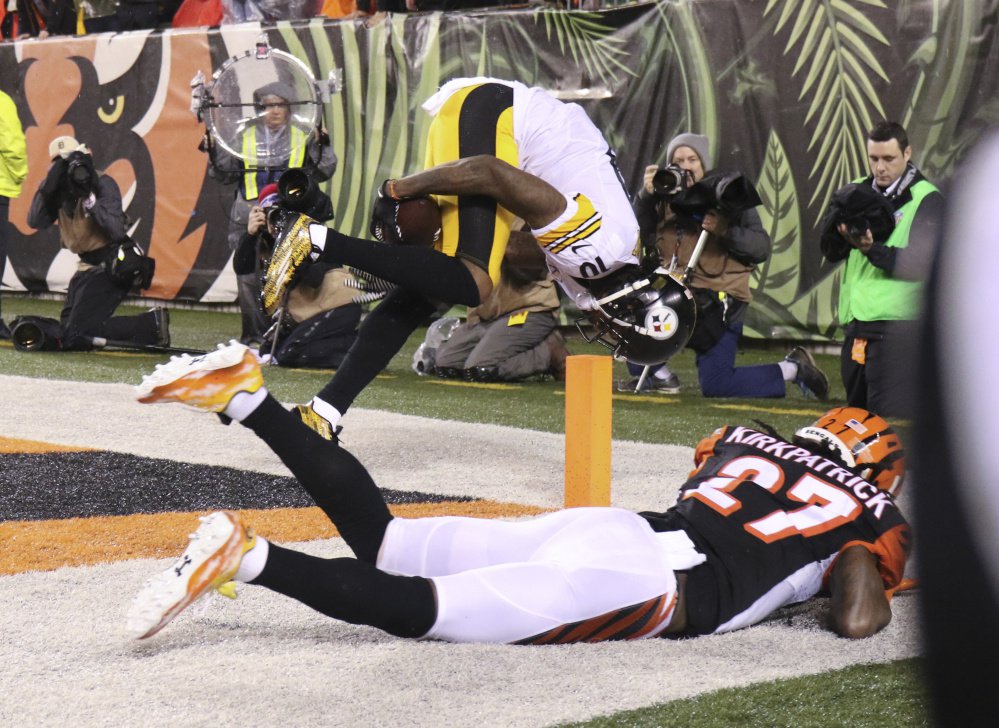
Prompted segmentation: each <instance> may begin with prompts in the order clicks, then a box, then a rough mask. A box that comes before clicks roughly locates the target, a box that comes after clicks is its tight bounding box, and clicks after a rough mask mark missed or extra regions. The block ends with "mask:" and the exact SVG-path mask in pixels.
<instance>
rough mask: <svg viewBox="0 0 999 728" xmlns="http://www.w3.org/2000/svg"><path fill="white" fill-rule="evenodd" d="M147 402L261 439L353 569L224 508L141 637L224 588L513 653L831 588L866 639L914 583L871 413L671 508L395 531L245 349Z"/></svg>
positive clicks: (898, 481) (165, 368) (755, 458)
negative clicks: (259, 531) (906, 582)
mask: <svg viewBox="0 0 999 728" xmlns="http://www.w3.org/2000/svg"><path fill="white" fill-rule="evenodd" d="M136 395H137V397H138V399H139V401H141V402H143V403H146V404H156V403H169V402H179V403H182V404H184V405H186V406H188V407H191V408H194V409H198V410H202V411H205V412H217V413H224V414H225V415H226V416H228V417H231V418H232V419H235V420H238V421H239V422H240V423H242V425H243V426H245V427H247V428H249V429H250V430H251V431H252V432H253V433H254V434H256V435H257V436H258V437H259V438H260V439H262V440H263V441H264V442H265V443H266V444H267V446H269V447H270V448H271V449H272V450H273V451H274V452H275V453H276V454H277V455H278V456H279V457H280V458H281V460H282V462H284V464H285V465H286V466H287V467H288V468H289V469H290V470H291V472H292V473H293V474H294V475H295V477H296V479H297V480H298V482H299V483H300V484H301V486H302V488H304V489H305V491H306V492H307V493H308V494H309V495H310V497H311V498H312V499H313V500H314V501H315V503H316V505H317V506H319V507H320V508H321V509H322V510H323V511H324V512H325V513H326V515H327V516H328V517H329V518H330V520H331V521H332V522H333V524H334V525H335V526H336V527H337V529H338V531H339V533H340V535H341V536H342V537H343V539H344V541H345V542H346V543H347V545H348V546H349V547H350V548H351V550H352V551H353V552H354V556H355V558H334V559H323V558H319V557H316V556H311V555H307V554H304V553H300V552H298V551H294V550H292V549H288V548H285V547H282V546H280V545H278V544H276V543H272V542H269V541H268V540H267V539H265V538H263V537H261V536H257V535H255V534H254V533H253V531H252V529H250V528H249V526H248V525H246V524H245V523H244V521H243V519H242V517H241V516H240V514H238V513H234V512H226V511H219V512H216V513H213V514H212V515H211V516H208V517H207V518H204V519H202V520H203V525H202V526H201V527H200V528H199V529H198V531H197V532H196V533H195V534H194V535H193V536H192V537H191V542H190V544H189V546H188V548H187V551H186V552H185V553H184V555H183V556H181V557H180V559H179V560H177V561H176V562H175V563H174V564H173V565H171V566H170V567H169V568H167V569H166V570H164V571H162V572H161V573H160V574H159V575H157V576H155V577H153V578H152V579H151V580H150V581H149V582H148V583H147V584H146V586H145V587H144V588H143V589H142V590H141V592H140V593H139V594H138V595H137V597H136V599H135V601H134V603H133V606H132V609H131V610H130V612H129V618H128V625H129V629H130V630H131V631H132V632H133V634H135V636H136V637H139V638H145V637H150V636H152V635H153V634H155V633H156V632H157V631H159V630H160V629H161V628H162V627H164V626H165V625H166V624H167V623H168V622H169V621H170V620H172V619H173V618H174V617H175V616H176V615H177V614H179V613H180V612H181V611H183V610H184V609H185V608H187V606H189V605H190V604H192V603H193V602H194V601H195V600H197V599H199V598H200V597H201V596H202V595H204V594H206V593H208V592H209V591H211V590H212V589H218V590H219V591H221V592H222V593H224V594H229V595H230V596H232V595H233V588H234V584H233V581H235V582H244V583H246V582H248V583H252V584H255V585H257V586H262V587H265V588H267V589H271V590H273V591H276V592H278V593H280V594H284V595H286V596H288V597H291V598H293V599H297V600H298V601H300V602H302V603H303V604H306V605H307V606H309V607H311V608H312V609H315V610H317V611H319V612H321V613H323V614H325V615H328V616H330V617H332V618H334V619H338V620H342V621H345V622H350V623H354V624H367V625H370V626H373V627H377V628H379V629H382V630H384V631H386V632H388V633H390V634H393V635H397V636H400V637H413V638H424V639H438V640H445V641H450V642H491V643H504V644H556V643H568V642H600V641H604V640H626V639H627V640H632V639H642V638H649V637H656V636H660V635H663V636H667V635H682V636H694V635H701V634H713V633H718V632H725V631H729V630H733V629H740V628H742V627H748V626H749V625H752V624H755V623H757V622H759V621H760V620H762V619H764V618H766V617H767V616H768V615H769V614H771V613H772V612H773V611H774V610H775V609H778V608H779V607H781V606H784V605H786V604H792V603H796V602H801V601H804V600H806V599H809V598H811V597H812V596H814V595H816V594H819V593H822V592H826V593H829V594H830V596H831V604H830V608H829V616H830V626H831V628H832V629H833V630H834V631H835V632H836V633H837V634H839V635H842V636H844V637H850V638H861V637H868V636H870V635H873V634H875V633H876V632H878V631H879V630H881V629H882V628H884V627H885V625H887V624H888V623H889V622H890V620H891V618H892V612H891V605H890V601H889V600H890V598H891V594H892V593H893V592H894V591H895V590H896V589H898V588H900V587H901V586H902V582H903V575H904V571H905V563H906V558H907V556H908V550H909V527H908V524H907V523H906V521H905V518H904V517H903V516H902V514H901V512H900V511H899V509H898V507H897V506H896V504H895V502H894V497H893V494H895V493H898V492H899V488H900V487H901V486H902V482H903V479H904V475H905V453H904V451H903V449H902V444H901V440H900V439H899V437H898V435H897V434H896V433H895V432H894V430H893V429H892V428H891V426H890V425H889V424H888V423H887V422H886V421H885V420H883V419H882V418H880V417H878V416H876V415H874V414H872V413H870V412H867V411H866V410H861V409H857V408H849V407H840V408H836V409H833V410H830V411H829V412H827V413H826V414H825V415H823V416H822V417H820V418H819V419H818V420H816V421H815V422H814V423H812V424H811V425H809V426H807V427H803V428H801V429H799V430H798V431H797V432H796V433H795V435H794V437H793V438H790V439H787V440H785V439H783V438H781V437H780V436H778V435H777V434H776V433H773V432H763V431H759V430H754V429H751V428H748V427H737V426H728V427H722V428H719V429H718V430H716V431H715V432H714V433H713V434H712V435H710V436H709V437H706V438H704V439H703V440H702V441H701V443H700V444H699V445H698V446H697V448H696V450H695V454H694V464H695V469H694V471H693V472H692V473H691V475H690V477H689V478H688V480H687V481H686V483H684V484H683V485H682V486H681V490H680V494H679V498H678V500H677V503H676V504H675V505H673V506H672V507H670V508H668V509H667V510H665V511H664V512H654V511H647V512H642V513H635V512H633V511H630V510H626V509H623V508H568V509H565V510H561V511H556V512H554V513H545V514H542V515H539V516H536V517H533V518H527V519H518V520H515V521H503V520H499V519H489V518H467V517H454V516H442V517H434V518H401V517H393V515H392V514H391V513H390V512H389V509H388V506H387V505H386V503H385V500H384V496H383V494H382V492H381V491H380V490H379V488H378V487H377V485H376V484H375V482H374V481H373V480H372V478H371V476H370V475H369V473H368V472H367V470H366V469H365V468H364V466H363V465H361V463H360V462H358V461H357V459H356V458H354V456H352V455H351V454H350V453H349V452H347V451H346V450H344V449H343V448H341V447H340V446H339V445H338V444H337V443H332V442H326V441H324V440H322V439H321V438H320V437H318V436H317V435H316V434H315V433H314V432H312V431H310V430H309V429H308V428H307V427H306V426H305V425H304V424H303V423H302V422H301V421H299V420H298V419H297V418H296V417H295V416H294V415H292V414H291V413H290V412H288V410H286V409H285V408H284V407H283V406H282V405H281V404H280V403H279V402H278V401H277V400H276V399H274V397H273V396H271V395H269V394H268V392H267V388H266V387H265V386H264V382H263V375H262V373H261V371H260V367H259V365H258V364H257V361H256V358H255V357H254V356H253V354H252V353H251V352H250V351H249V349H247V347H245V346H243V345H241V344H238V343H236V342H233V344H232V345H230V346H228V347H222V348H219V349H218V350H216V351H214V352H212V353H210V354H207V355H205V356H203V357H198V358H191V357H189V356H188V357H174V358H173V359H171V361H170V362H169V363H168V364H165V365H164V364H161V365H160V366H158V367H157V369H156V371H155V372H154V373H152V374H150V375H149V376H147V377H146V378H145V379H144V380H143V382H142V384H141V385H140V386H139V387H138V388H137V392H136ZM886 590H887V591H886Z"/></svg>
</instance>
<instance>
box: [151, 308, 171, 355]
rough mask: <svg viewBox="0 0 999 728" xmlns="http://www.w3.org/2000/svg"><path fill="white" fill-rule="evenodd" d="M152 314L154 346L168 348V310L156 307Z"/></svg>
mask: <svg viewBox="0 0 999 728" xmlns="http://www.w3.org/2000/svg"><path fill="white" fill-rule="evenodd" d="M152 313H153V320H154V321H155V322H156V346H170V310H169V309H166V308H163V307H162V306H157V307H156V308H154V309H153V310H152Z"/></svg>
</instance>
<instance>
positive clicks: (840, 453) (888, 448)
mask: <svg viewBox="0 0 999 728" xmlns="http://www.w3.org/2000/svg"><path fill="white" fill-rule="evenodd" d="M794 435H795V437H794V439H795V441H803V442H806V443H812V444H817V445H820V446H822V447H824V448H826V449H828V450H829V451H830V452H832V453H833V454H834V455H835V456H836V458H837V459H838V460H840V461H841V462H843V464H844V465H846V466H847V467H848V468H850V469H852V470H854V471H855V472H856V473H857V475H859V476H860V477H862V478H864V479H865V480H867V481H869V482H871V483H873V484H874V485H876V486H877V487H878V488H880V489H881V490H884V491H887V492H889V493H891V494H892V495H895V496H897V495H898V494H899V493H900V492H901V490H902V484H903V481H904V478H905V451H904V450H903V449H902V441H901V440H900V439H899V436H898V434H897V433H896V432H895V430H893V429H892V427H891V425H889V424H888V422H887V421H886V420H885V419H884V418H882V417H879V416H878V415H876V414H874V413H872V412H868V411H867V410H865V409H861V408H860V407H837V408H835V409H831V410H829V411H828V412H826V413H825V414H824V415H822V417H820V418H819V419H817V420H816V421H815V422H814V423H812V424H811V425H809V426H807V427H802V428H801V429H800V430H798V431H797V432H795V433H794Z"/></svg>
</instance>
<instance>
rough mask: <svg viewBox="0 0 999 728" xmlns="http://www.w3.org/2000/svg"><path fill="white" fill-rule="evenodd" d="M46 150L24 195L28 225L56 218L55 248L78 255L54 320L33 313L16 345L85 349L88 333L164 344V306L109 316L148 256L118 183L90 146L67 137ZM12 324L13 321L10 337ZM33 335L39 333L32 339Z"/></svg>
mask: <svg viewBox="0 0 999 728" xmlns="http://www.w3.org/2000/svg"><path fill="white" fill-rule="evenodd" d="M49 157H50V158H51V160H52V164H51V166H50V167H49V171H48V174H47V175H46V177H45V181H44V182H42V185H41V187H39V189H38V191H37V192H36V193H35V197H34V199H32V201H31V209H30V210H29V211H28V224H29V225H30V226H31V227H33V228H35V229H36V230H44V229H46V228H48V227H50V226H51V225H52V224H53V223H55V224H58V225H59V240H60V242H61V244H62V247H64V248H66V249H67V250H69V251H70V252H71V253H76V254H77V255H78V256H80V262H79V264H78V266H77V270H76V273H74V274H73V277H72V278H71V279H70V281H69V286H68V288H67V290H66V302H65V304H64V306H63V309H62V312H61V313H60V315H59V321H58V322H56V321H55V320H54V319H40V317H33V318H35V319H36V320H34V321H32V322H30V323H31V324H32V327H31V329H32V331H33V333H32V334H31V338H32V341H31V342H24V343H30V346H25V347H23V348H27V349H29V350H30V349H34V348H44V349H59V350H78V351H86V350H90V349H93V348H95V343H97V342H95V341H94V339H95V338H96V339H104V340H107V341H115V342H123V343H128V344H134V345H137V346H140V347H141V346H143V345H154V346H169V343H170V332H169V320H168V315H167V311H166V309H164V308H155V309H152V310H150V311H148V312H146V313H143V314H139V315H137V316H114V315H113V314H114V312H115V309H117V308H118V306H119V305H120V304H121V302H122V301H123V300H124V299H125V296H126V295H127V294H128V292H129V291H130V290H131V289H132V287H133V285H134V286H138V287H139V288H148V287H149V285H150V282H151V280H152V276H153V268H154V263H153V260H152V259H151V258H148V257H146V256H145V254H144V253H143V252H142V251H141V249H139V248H138V246H137V245H136V244H135V243H134V241H132V240H131V239H130V238H129V237H128V234H127V233H126V222H127V218H126V216H125V211H124V209H123V208H122V202H121V192H120V191H119V189H118V185H117V183H116V182H115V181H114V180H113V179H111V177H109V176H107V175H105V174H101V173H99V172H98V171H97V170H96V169H95V167H94V161H93V158H92V157H91V156H90V150H89V149H87V147H86V146H85V145H83V144H81V143H79V142H78V141H77V140H76V139H73V138H72V137H68V136H61V137H58V138H57V139H54V140H53V141H52V143H51V144H50V145H49ZM26 323H28V322H26ZM17 329H18V326H17V325H15V326H14V332H13V333H14V340H15V343H17V342H18V340H19V338H18V330H17ZM39 335H40V336H41V340H37V339H36V338H35V337H36V336H39Z"/></svg>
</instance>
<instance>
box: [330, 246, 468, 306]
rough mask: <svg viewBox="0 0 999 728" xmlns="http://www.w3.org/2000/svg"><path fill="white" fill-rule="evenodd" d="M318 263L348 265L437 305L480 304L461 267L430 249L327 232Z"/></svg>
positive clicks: (459, 264)
mask: <svg viewBox="0 0 999 728" xmlns="http://www.w3.org/2000/svg"><path fill="white" fill-rule="evenodd" d="M319 260H322V261H326V262H328V263H333V264H336V265H352V266H354V267H355V268H360V269H361V270H363V271H366V272H368V273H371V274H372V275H376V276H378V277H379V278H384V279H385V280H387V281H391V282H392V283H397V284H398V285H400V286H404V287H406V288H409V289H410V290H413V291H416V292H417V293H420V294H422V295H423V296H426V297H427V298H431V299H434V300H437V301H443V302H445V303H452V304H461V305H465V306H478V305H479V304H480V303H481V301H480V300H479V287H478V285H476V283H475V278H473V277H472V274H471V272H470V271H469V270H468V268H466V267H465V264H464V263H463V262H462V261H461V260H459V259H458V258H453V257H451V256H450V255H444V253H441V252H440V251H438V250H434V249H433V248H419V247H414V246H406V245H392V244H389V243H374V242H371V241H370V240H362V239H361V238H352V237H350V236H349V235H344V234H343V233H339V232H337V231H336V230H333V229H332V228H331V229H330V230H329V232H328V233H326V247H325V248H324V249H323V252H322V254H321V255H320V256H319Z"/></svg>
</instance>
